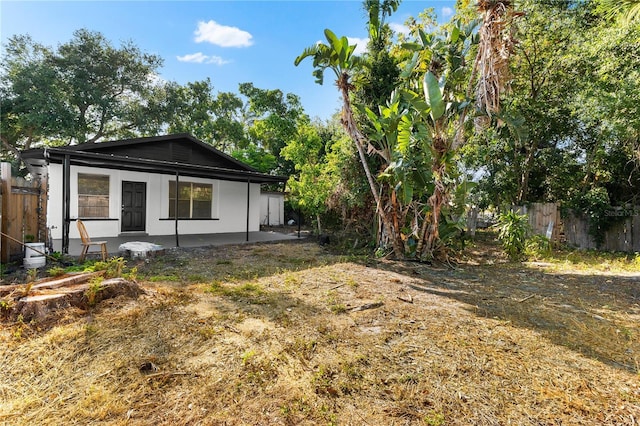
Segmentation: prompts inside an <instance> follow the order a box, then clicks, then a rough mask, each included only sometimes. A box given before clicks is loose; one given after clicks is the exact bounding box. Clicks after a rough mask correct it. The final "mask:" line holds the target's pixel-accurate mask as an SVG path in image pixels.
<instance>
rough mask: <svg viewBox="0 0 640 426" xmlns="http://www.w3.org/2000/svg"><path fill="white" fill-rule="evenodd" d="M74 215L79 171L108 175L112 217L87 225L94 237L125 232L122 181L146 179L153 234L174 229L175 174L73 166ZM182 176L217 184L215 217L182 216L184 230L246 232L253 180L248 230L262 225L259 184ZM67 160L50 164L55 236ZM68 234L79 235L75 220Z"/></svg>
mask: <svg viewBox="0 0 640 426" xmlns="http://www.w3.org/2000/svg"><path fill="white" fill-rule="evenodd" d="M70 172H71V179H70V217H71V219H72V221H73V220H74V219H77V218H78V173H91V174H101V175H108V176H109V219H107V220H101V219H91V220H85V225H86V227H87V231H88V232H89V235H91V237H92V238H94V239H95V238H106V237H115V236H118V235H119V234H120V233H121V232H120V230H121V205H122V194H121V190H122V182H123V181H134V182H145V183H146V187H147V194H146V230H145V232H146V233H147V234H149V235H172V234H174V233H175V221H174V220H172V219H169V218H168V216H169V181H171V180H175V176H173V175H164V174H154V173H143V172H133V171H126V170H116V169H106V168H94V167H86V166H71V168H70ZM180 180H181V181H183V182H187V181H189V182H198V183H208V184H211V185H212V186H213V200H212V203H213V205H212V210H211V211H212V217H213V219H201V220H179V221H178V232H179V233H180V234H208V233H223V232H244V231H246V230H247V186H249V224H248V225H249V229H248V230H249V231H258V230H259V229H260V184H257V183H251V184H247V183H246V182H234V181H224V180H216V179H204V178H195V177H186V176H181V177H180ZM62 182H63V180H62V165H61V164H53V163H52V164H49V208H48V211H47V225H48V226H49V227H50V228H51V236H52V238H54V239H58V238H62V229H63V227H62V216H63V215H62V199H63V194H62ZM69 238H80V235H79V233H78V229H77V227H76V226H75V225H74V224H73V223H72V224H71V226H70V229H69Z"/></svg>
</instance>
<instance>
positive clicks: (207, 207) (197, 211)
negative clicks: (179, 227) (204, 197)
mask: <svg viewBox="0 0 640 426" xmlns="http://www.w3.org/2000/svg"><path fill="white" fill-rule="evenodd" d="M193 217H194V218H198V219H205V218H206V219H208V218H211V202H210V201H194V202H193Z"/></svg>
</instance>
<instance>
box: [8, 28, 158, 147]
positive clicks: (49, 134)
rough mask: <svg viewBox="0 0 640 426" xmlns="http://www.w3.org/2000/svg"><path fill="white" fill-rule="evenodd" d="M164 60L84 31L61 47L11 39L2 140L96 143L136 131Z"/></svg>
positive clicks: (17, 143)
mask: <svg viewBox="0 0 640 426" xmlns="http://www.w3.org/2000/svg"><path fill="white" fill-rule="evenodd" d="M161 64H162V60H161V59H160V58H159V57H158V56H155V55H150V54H147V53H144V52H142V51H141V50H140V49H139V48H138V47H136V46H135V45H134V44H133V43H132V42H125V43H123V44H122V45H121V46H120V47H119V48H115V47H113V45H112V44H111V43H110V42H109V41H108V40H107V39H106V38H105V37H104V36H103V35H102V34H100V33H97V32H91V31H88V30H85V29H82V30H78V31H76V32H74V34H73V38H72V39H71V40H70V41H69V42H67V43H64V44H62V45H60V46H58V47H57V49H55V50H52V49H51V48H48V47H45V46H43V45H41V44H38V43H35V42H34V41H33V40H32V39H31V38H30V37H28V36H15V37H13V38H11V39H10V40H9V42H8V43H7V46H6V49H5V57H4V61H3V64H2V75H1V81H2V95H3V101H2V107H3V112H2V114H3V117H2V118H3V120H2V121H3V124H2V126H3V129H2V130H3V135H6V137H5V136H3V145H4V146H5V147H8V146H12V147H13V148H17V149H24V148H28V147H30V146H31V144H33V143H34V141H36V140H38V141H40V140H48V141H55V140H59V141H65V142H75V143H84V142H96V141H98V140H100V139H103V138H109V137H117V136H120V135H123V134H127V133H128V132H131V131H133V130H134V129H137V128H138V127H140V126H141V125H142V123H143V122H144V121H145V120H147V118H146V117H147V114H145V108H146V102H145V99H146V97H147V95H148V94H149V93H150V91H151V90H152V88H153V87H154V84H155V83H154V77H155V75H156V70H157V69H158V68H159V67H160V65H161Z"/></svg>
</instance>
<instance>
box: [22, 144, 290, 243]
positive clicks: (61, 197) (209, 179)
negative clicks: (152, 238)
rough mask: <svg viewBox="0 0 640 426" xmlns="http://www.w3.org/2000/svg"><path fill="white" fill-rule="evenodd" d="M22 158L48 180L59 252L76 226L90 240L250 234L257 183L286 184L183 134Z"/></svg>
mask: <svg viewBox="0 0 640 426" xmlns="http://www.w3.org/2000/svg"><path fill="white" fill-rule="evenodd" d="M22 157H23V159H24V160H25V161H26V162H28V163H29V164H31V165H32V166H34V167H35V168H36V169H37V170H38V173H39V174H40V175H41V176H43V177H45V178H46V179H47V181H48V206H47V226H48V227H50V229H51V233H52V235H51V237H52V238H53V239H62V248H63V252H65V250H66V249H68V242H69V238H79V237H80V236H79V234H78V230H77V227H76V226H71V223H72V222H74V221H75V220H76V219H82V221H83V222H84V223H85V226H86V227H87V230H88V232H89V234H90V235H91V237H92V238H104V237H116V236H127V235H131V236H136V235H172V234H178V233H179V234H209V233H221V232H250V231H258V230H259V229H260V221H261V219H260V215H261V213H260V210H261V195H260V186H261V184H263V183H271V184H273V183H285V182H286V180H287V178H286V177H284V176H273V175H268V174H264V173H260V172H257V171H256V170H254V169H252V168H251V167H249V166H247V165H246V164H243V163H242V162H240V161H238V160H235V159H234V158H232V157H230V156H228V155H226V154H224V153H222V152H221V151H218V150H216V149H214V148H213V147H212V146H210V145H207V144H205V143H204V142H201V141H199V140H198V139H196V138H194V137H193V136H191V135H189V134H175V135H168V136H158V137H149V138H137V139H126V140H117V141H110V142H101V143H91V144H81V145H74V146H64V147H55V148H41V149H31V150H27V151H24V152H23V153H22ZM176 189H177V190H176ZM176 213H177V214H176Z"/></svg>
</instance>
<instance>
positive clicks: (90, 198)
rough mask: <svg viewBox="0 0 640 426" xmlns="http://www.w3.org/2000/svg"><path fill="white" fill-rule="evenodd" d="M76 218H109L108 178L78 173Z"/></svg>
mask: <svg viewBox="0 0 640 426" xmlns="http://www.w3.org/2000/svg"><path fill="white" fill-rule="evenodd" d="M78 217H81V218H108V217H109V176H107V175H94V174H89V173H78Z"/></svg>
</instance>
